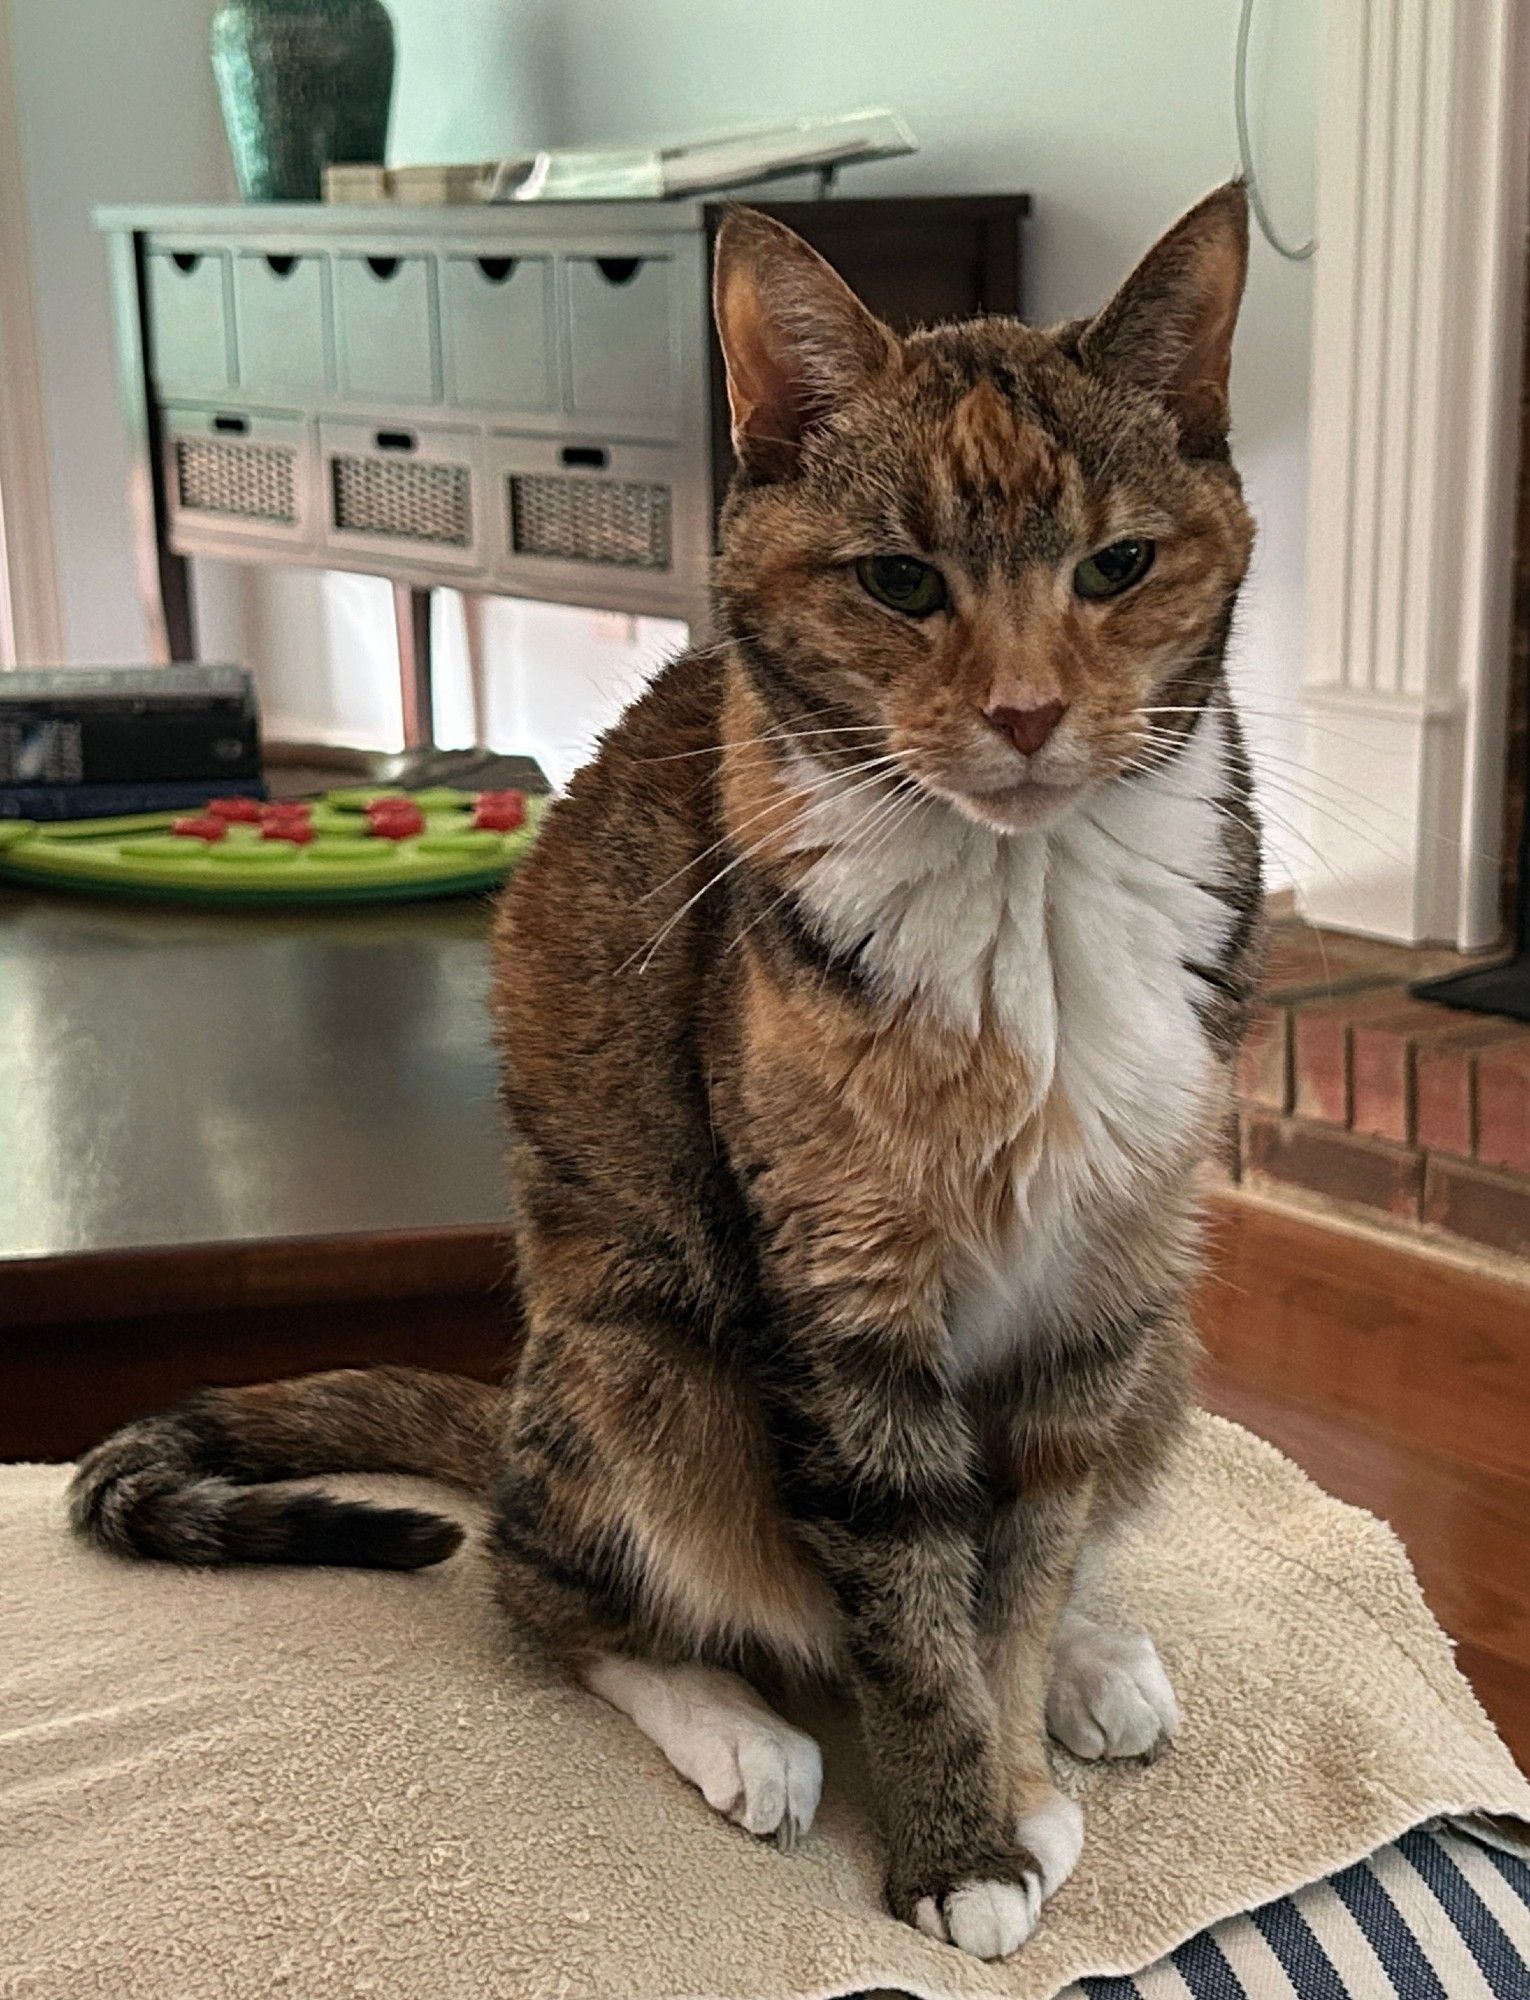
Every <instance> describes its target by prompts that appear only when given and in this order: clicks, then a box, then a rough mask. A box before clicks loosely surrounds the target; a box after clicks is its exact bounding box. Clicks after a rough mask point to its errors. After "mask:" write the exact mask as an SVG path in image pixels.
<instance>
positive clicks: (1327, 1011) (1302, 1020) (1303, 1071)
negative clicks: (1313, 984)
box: [1291, 998, 1351, 1125]
mask: <svg viewBox="0 0 1530 2000" xmlns="http://www.w3.org/2000/svg"><path fill="white" fill-rule="evenodd" d="M1350 1005H1351V1003H1350V1001H1349V999H1348V998H1345V999H1342V1000H1320V1001H1318V1002H1316V1003H1315V1004H1314V1005H1313V1006H1310V1007H1300V1008H1298V1009H1297V1011H1296V1013H1295V1015H1294V1016H1293V1018H1292V1022H1291V1071H1292V1096H1291V1105H1292V1109H1293V1110H1294V1111H1295V1112H1296V1113H1297V1115H1298V1116H1299V1117H1302V1118H1320V1119H1322V1120H1323V1122H1324V1123H1325V1124H1328V1125H1347V1124H1348V1123H1349V1010H1350Z"/></svg>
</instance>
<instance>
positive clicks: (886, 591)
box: [855, 556, 946, 618]
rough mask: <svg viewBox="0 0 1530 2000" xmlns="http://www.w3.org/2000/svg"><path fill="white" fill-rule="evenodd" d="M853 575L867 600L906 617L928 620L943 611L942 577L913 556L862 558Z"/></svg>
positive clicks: (928, 565) (944, 585)
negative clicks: (869, 598)
mask: <svg viewBox="0 0 1530 2000" xmlns="http://www.w3.org/2000/svg"><path fill="white" fill-rule="evenodd" d="M855 573H856V575H857V576H858V577H859V578H860V580H861V588H862V590H864V591H865V592H866V594H867V596H868V597H874V598H875V599H876V600H877V602H878V604H885V605H886V606H887V608H888V609H889V610H890V611H901V612H903V614H904V615H905V617H908V618H928V617H929V616H930V614H931V613H932V612H935V611H944V610H945V608H946V580H945V578H944V577H943V576H942V575H941V573H940V571H939V570H938V569H933V568H932V567H931V566H930V564H929V563H923V562H919V561H917V560H916V559H915V558H914V557H913V556H862V557H861V559H860V561H859V562H858V563H857V564H856V566H855Z"/></svg>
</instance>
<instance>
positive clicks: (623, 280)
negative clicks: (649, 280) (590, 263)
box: [595, 257, 644, 285]
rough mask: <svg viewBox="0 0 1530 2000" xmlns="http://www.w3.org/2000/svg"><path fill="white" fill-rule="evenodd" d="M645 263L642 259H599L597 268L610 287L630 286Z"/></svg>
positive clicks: (596, 264) (596, 260) (596, 263)
mask: <svg viewBox="0 0 1530 2000" xmlns="http://www.w3.org/2000/svg"><path fill="white" fill-rule="evenodd" d="M643 262H644V260H643V259H642V258H641V257H597V258H596V259H595V268H596V270H597V271H599V273H600V275H601V276H602V277H603V278H604V279H605V281H606V283H607V284H608V285H630V284H631V283H632V281H633V279H634V278H635V277H636V276H637V274H638V272H639V271H641V270H642V268H643Z"/></svg>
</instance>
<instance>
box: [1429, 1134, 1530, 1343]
mask: <svg viewBox="0 0 1530 2000" xmlns="http://www.w3.org/2000/svg"><path fill="white" fill-rule="evenodd" d="M1424 1220H1425V1221H1426V1222H1430V1223H1433V1224H1434V1225H1435V1227H1436V1228H1439V1229H1448V1230H1449V1231H1450V1232H1451V1234H1452V1235H1453V1236H1464V1237H1467V1238H1469V1239H1470V1240H1471V1241H1472V1242H1473V1243H1481V1244H1484V1245H1485V1246H1486V1247H1487V1248H1488V1249H1490V1250H1504V1251H1507V1252H1508V1253H1509V1254H1510V1255H1511V1256H1516V1257H1524V1256H1530V1178H1525V1177H1522V1176H1520V1175H1518V1174H1503V1173H1498V1172H1496V1171H1495V1170H1494V1169H1492V1168H1491V1167H1478V1166H1474V1165H1473V1164H1472V1163H1471V1162H1470V1161H1469V1160H1451V1159H1446V1158H1445V1157H1444V1156H1443V1155H1442V1154H1438V1153H1435V1154H1431V1155H1430V1159H1429V1168H1428V1173H1427V1176H1426V1179H1425V1183H1424ZM1526 1317H1527V1319H1530V1312H1527V1314H1526Z"/></svg>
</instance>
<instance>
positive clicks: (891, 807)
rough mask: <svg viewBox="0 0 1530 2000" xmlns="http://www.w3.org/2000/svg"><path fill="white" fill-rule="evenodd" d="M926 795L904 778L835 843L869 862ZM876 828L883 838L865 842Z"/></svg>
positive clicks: (766, 913) (732, 947)
mask: <svg viewBox="0 0 1530 2000" xmlns="http://www.w3.org/2000/svg"><path fill="white" fill-rule="evenodd" d="M923 796H924V794H923V792H922V790H921V789H920V787H919V786H918V785H917V784H915V783H914V782H913V780H912V779H906V780H903V781H901V782H900V783H899V785H898V788H897V789H896V790H895V791H894V792H893V794H892V796H891V798H888V799H875V800H873V801H872V803H871V805H870V806H868V807H867V808H866V810H865V811H864V812H863V813H862V814H861V816H860V817H859V819H857V820H856V822H855V824H854V825H853V826H852V827H850V828H849V829H848V830H847V831H846V832H845V833H844V834H843V835H842V836H841V837H840V839H839V840H837V841H836V843H835V845H836V846H838V847H851V846H859V847H860V851H861V859H862V861H863V862H864V861H869V860H870V859H871V857H872V856H873V855H874V854H876V853H878V852H879V851H880V849H881V846H882V843H883V839H884V838H885V831H886V830H889V822H890V823H891V826H892V827H896V826H897V825H899V824H901V823H902V821H903V820H904V819H906V818H907V817H908V815H909V814H910V813H911V812H912V811H913V810H914V808H915V806H916V805H917V804H918V803H919V801H920V799H921V798H922V797H923ZM874 829H876V830H878V832H879V838H878V839H877V840H876V841H875V842H871V843H869V844H862V837H863V836H864V835H866V834H869V833H871V832H872V831H873V830H874ZM796 893H797V884H796V883H795V882H789V883H788V884H787V885H786V887H785V888H784V889H783V890H782V891H781V893H780V895H778V896H775V897H773V898H772V899H771V901H770V902H769V903H767V904H766V906H765V908H764V909H763V910H761V911H760V912H759V914H758V915H757V916H754V917H751V918H750V919H749V922H748V923H747V924H745V925H744V927H743V929H742V930H741V931H740V932H739V933H738V935H737V937H735V938H734V939H733V940H732V942H731V943H730V944H729V945H728V947H727V949H728V950H729V951H736V950H737V949H738V948H739V946H740V945H742V943H743V942H744V939H745V938H746V937H747V936H748V935H749V933H750V932H751V931H752V930H753V929H754V927H755V925H756V924H760V923H763V922H764V921H765V919H766V918H767V917H770V916H773V915H774V914H775V912H776V911H777V910H779V909H780V907H781V905H782V904H783V903H785V902H787V901H789V900H790V898H791V897H793V896H795V895H796Z"/></svg>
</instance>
